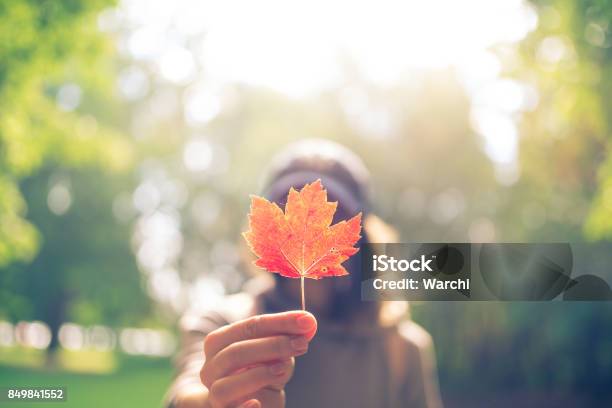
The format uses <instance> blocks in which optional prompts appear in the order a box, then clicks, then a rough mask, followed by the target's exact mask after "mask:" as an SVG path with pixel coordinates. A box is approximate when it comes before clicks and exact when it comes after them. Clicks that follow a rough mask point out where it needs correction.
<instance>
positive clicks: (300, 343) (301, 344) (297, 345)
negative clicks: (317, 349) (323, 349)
mask: <svg viewBox="0 0 612 408" xmlns="http://www.w3.org/2000/svg"><path fill="white" fill-rule="evenodd" d="M291 347H292V348H293V349H294V350H295V351H305V350H306V349H307V348H308V340H306V338H305V337H294V338H293V339H292V340H291Z"/></svg>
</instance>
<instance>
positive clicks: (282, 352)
mask: <svg viewBox="0 0 612 408" xmlns="http://www.w3.org/2000/svg"><path fill="white" fill-rule="evenodd" d="M316 331H317V321H316V319H315V318H314V316H313V315H312V314H310V313H308V312H304V311H292V312H284V313H276V314H266V315H257V316H253V317H250V318H248V319H245V320H241V321H239V322H236V323H233V324H229V325H227V326H223V327H221V328H219V329H217V330H215V331H213V332H211V333H209V334H208V335H207V336H206V338H205V339H204V354H205V363H204V366H203V367H202V370H201V371H200V379H201V381H202V383H203V384H204V385H205V386H206V388H207V389H208V398H207V408H226V407H235V406H239V407H241V408H258V407H265V408H268V407H271V408H276V407H284V405H285V394H284V390H283V389H284V386H285V384H286V383H287V382H288V381H289V379H290V378H291V375H292V374H293V367H294V364H295V361H294V357H296V356H299V355H302V354H305V353H306V352H307V351H308V344H309V342H310V340H312V338H313V337H314V335H315V333H316Z"/></svg>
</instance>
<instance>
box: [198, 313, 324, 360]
mask: <svg viewBox="0 0 612 408" xmlns="http://www.w3.org/2000/svg"><path fill="white" fill-rule="evenodd" d="M316 331H317V320H316V319H315V317H314V316H313V315H312V314H310V313H308V312H305V311H291V312H283V313H274V314H263V315H257V316H252V317H249V318H248V319H244V320H240V321H238V322H236V323H232V324H229V325H227V326H223V327H221V328H219V329H217V330H215V331H213V332H210V333H209V334H208V335H207V336H206V338H205V339H204V354H205V355H206V358H207V359H211V358H212V357H213V356H214V355H215V354H217V353H218V352H219V351H221V350H223V349H224V348H225V347H227V346H229V345H230V344H233V343H236V342H238V341H243V340H250V339H257V338H260V337H270V336H275V335H279V334H298V335H303V336H305V337H307V338H308V339H309V340H310V339H312V337H314V334H315V332H316Z"/></svg>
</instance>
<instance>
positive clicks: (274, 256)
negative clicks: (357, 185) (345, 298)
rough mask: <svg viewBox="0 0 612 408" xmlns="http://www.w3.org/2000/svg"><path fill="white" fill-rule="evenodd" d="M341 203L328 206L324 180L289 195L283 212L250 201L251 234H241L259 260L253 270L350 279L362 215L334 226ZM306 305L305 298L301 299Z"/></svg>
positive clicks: (263, 201)
mask: <svg viewBox="0 0 612 408" xmlns="http://www.w3.org/2000/svg"><path fill="white" fill-rule="evenodd" d="M337 206H338V203H337V202H328V201H327V191H325V189H324V188H323V185H322V184H321V180H317V181H315V182H313V183H311V184H306V185H305V186H304V187H303V188H302V189H301V190H300V191H299V192H298V191H296V190H295V189H294V188H291V189H290V190H289V195H288V197H287V204H286V205H285V211H284V212H283V210H281V208H280V207H279V206H278V205H276V204H275V203H271V202H269V201H268V200H266V199H265V198H261V197H258V196H251V212H250V213H249V230H248V231H246V232H245V233H243V236H244V238H245V239H246V241H247V243H248V244H249V247H250V248H251V250H252V251H253V253H255V255H257V257H258V259H257V260H256V261H255V265H257V266H259V267H261V268H264V269H266V270H267V271H269V272H274V273H279V274H281V275H282V276H286V277H289V278H301V279H302V291H303V281H304V278H312V279H320V278H323V277H328V276H343V275H348V272H347V271H346V269H344V267H343V266H342V263H343V262H344V261H346V260H347V259H348V258H349V257H350V256H352V255H354V254H355V253H356V252H357V251H358V248H355V247H354V245H355V243H356V242H357V241H358V240H359V238H360V232H361V213H359V214H357V215H356V216H354V217H353V218H351V219H350V220H348V221H341V222H339V223H337V224H334V225H331V223H332V219H333V217H334V214H335V212H336V207H337ZM302 304H303V299H302Z"/></svg>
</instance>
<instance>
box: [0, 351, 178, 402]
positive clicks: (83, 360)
mask: <svg viewBox="0 0 612 408" xmlns="http://www.w3.org/2000/svg"><path fill="white" fill-rule="evenodd" d="M17 354H19V353H17ZM95 354H98V355H95ZM104 354H106V355H104ZM24 355H25V356H26V357H27V358H26V359H25V361H24V360H21V361H20V363H23V364H17V365H16V364H15V363H16V361H15V360H17V358H15V357H13V358H12V360H10V361H7V358H0V387H8V386H21V387H24V386H30V387H34V386H38V387H66V394H67V397H68V398H67V401H65V402H32V403H26V402H19V403H13V402H0V408H4V407H7V408H8V407H13V406H15V407H19V408H43V407H58V408H60V407H61V408H89V407H91V408H96V407H111V408H120V407H135V408H137V407H160V406H161V401H162V398H163V395H164V393H165V392H166V389H167V388H168V385H169V384H170V381H171V377H172V367H171V364H170V360H169V359H159V358H155V359H154V358H145V357H124V356H123V357H118V356H116V355H114V354H110V353H95V352H79V353H75V352H72V354H71V355H70V356H61V357H60V365H61V366H63V367H64V368H60V369H48V368H45V366H44V365H43V364H33V363H32V362H33V361H34V362H36V359H35V358H33V357H32V356H31V355H30V354H27V353H26V354H24ZM0 357H2V356H0ZM4 357H6V356H4ZM109 358H110V359H112V360H113V361H112V362H111V363H109V361H108V360H109ZM87 361H91V362H92V364H91V365H88V364H87ZM109 364H110V365H109ZM66 366H68V367H70V369H67V368H65V367H66ZM96 367H98V368H100V370H99V371H100V372H97V373H92V371H96V370H95V368H96ZM109 367H112V369H109ZM75 370H76V371H75Z"/></svg>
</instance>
